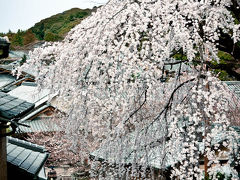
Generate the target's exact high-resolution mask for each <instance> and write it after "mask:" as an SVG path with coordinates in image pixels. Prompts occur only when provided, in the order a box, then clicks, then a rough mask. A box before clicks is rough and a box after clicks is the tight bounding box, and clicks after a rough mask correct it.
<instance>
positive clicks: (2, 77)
mask: <svg viewBox="0 0 240 180" xmlns="http://www.w3.org/2000/svg"><path fill="white" fill-rule="evenodd" d="M14 81H15V77H13V76H12V75H10V74H0V88H2V87H4V86H6V85H8V84H10V83H12V82H14Z"/></svg>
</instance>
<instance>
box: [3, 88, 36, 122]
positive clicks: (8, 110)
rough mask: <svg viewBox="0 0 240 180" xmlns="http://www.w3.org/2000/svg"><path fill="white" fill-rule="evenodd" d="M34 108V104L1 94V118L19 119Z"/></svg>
mask: <svg viewBox="0 0 240 180" xmlns="http://www.w3.org/2000/svg"><path fill="white" fill-rule="evenodd" d="M33 108H34V104H32V103H29V102H26V101H24V100H22V99H19V98H16V97H14V96H10V95H8V94H7V93H3V92H0V117H3V118H6V119H12V118H18V117H20V116H22V115H23V114H25V113H27V112H28V111H30V110H32V109H33Z"/></svg>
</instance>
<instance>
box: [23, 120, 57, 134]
mask: <svg viewBox="0 0 240 180" xmlns="http://www.w3.org/2000/svg"><path fill="white" fill-rule="evenodd" d="M23 124H25V125H28V126H30V128H28V127H24V126H21V127H19V129H20V130H21V131H22V132H24V133H31V132H53V131H61V128H60V127H59V126H58V125H57V124H56V123H55V122H54V121H52V120H51V118H49V119H35V120H30V121H24V122H23Z"/></svg>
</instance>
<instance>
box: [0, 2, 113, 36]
mask: <svg viewBox="0 0 240 180" xmlns="http://www.w3.org/2000/svg"><path fill="white" fill-rule="evenodd" d="M107 1H108V0H0V32H8V30H9V29H10V30H11V31H13V32H15V31H17V30H18V29H21V30H26V29H28V28H30V27H32V26H33V25H34V24H35V23H37V22H39V21H40V20H42V19H44V18H47V17H49V16H52V15H54V14H57V13H61V12H63V11H65V10H68V9H71V8H74V7H78V8H82V9H85V8H92V7H93V6H99V5H102V4H104V3H106V2H107Z"/></svg>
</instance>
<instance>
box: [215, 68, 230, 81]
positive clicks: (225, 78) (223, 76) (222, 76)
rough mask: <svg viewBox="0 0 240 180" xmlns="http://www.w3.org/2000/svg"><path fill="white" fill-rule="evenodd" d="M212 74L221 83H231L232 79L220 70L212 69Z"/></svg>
mask: <svg viewBox="0 0 240 180" xmlns="http://www.w3.org/2000/svg"><path fill="white" fill-rule="evenodd" d="M213 72H214V74H215V75H216V76H217V77H218V78H219V79H220V80H221V81H231V80H232V78H231V77H229V75H228V73H227V72H226V71H224V70H221V69H214V70H213Z"/></svg>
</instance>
